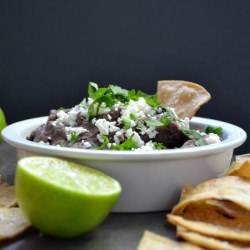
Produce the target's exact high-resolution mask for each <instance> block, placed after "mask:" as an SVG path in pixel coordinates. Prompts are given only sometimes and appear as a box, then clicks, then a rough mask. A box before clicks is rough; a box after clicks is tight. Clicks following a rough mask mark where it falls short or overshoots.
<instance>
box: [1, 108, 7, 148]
mask: <svg viewBox="0 0 250 250" xmlns="http://www.w3.org/2000/svg"><path fill="white" fill-rule="evenodd" d="M5 127H6V120H5V115H4V112H3V110H2V109H1V108H0V143H1V142H2V140H3V138H2V135H1V131H2V130H3V129H4V128H5Z"/></svg>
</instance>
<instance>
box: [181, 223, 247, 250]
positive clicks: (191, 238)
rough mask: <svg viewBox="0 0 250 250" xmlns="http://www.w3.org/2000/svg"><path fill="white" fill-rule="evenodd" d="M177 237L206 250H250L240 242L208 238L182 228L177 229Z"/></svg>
mask: <svg viewBox="0 0 250 250" xmlns="http://www.w3.org/2000/svg"><path fill="white" fill-rule="evenodd" d="M177 235H178V237H179V238H181V239H183V240H186V241H187V242H190V243H192V244H194V245H197V246H200V247H204V248H206V249H211V250H215V249H220V250H239V249H244V250H250V247H249V246H246V245H244V244H239V243H238V242H235V241H234V242H230V241H225V240H219V239H216V238H212V237H207V236H204V235H201V234H198V233H194V232H190V231H187V230H185V229H183V228H181V227H178V229H177Z"/></svg>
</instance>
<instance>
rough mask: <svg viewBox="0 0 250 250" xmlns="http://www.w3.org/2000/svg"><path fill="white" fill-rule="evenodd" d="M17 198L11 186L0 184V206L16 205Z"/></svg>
mask: <svg viewBox="0 0 250 250" xmlns="http://www.w3.org/2000/svg"><path fill="white" fill-rule="evenodd" d="M16 206H17V199H16V195H15V190H14V187H13V186H8V185H0V207H16Z"/></svg>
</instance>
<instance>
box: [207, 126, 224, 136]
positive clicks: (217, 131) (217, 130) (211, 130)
mask: <svg viewBox="0 0 250 250" xmlns="http://www.w3.org/2000/svg"><path fill="white" fill-rule="evenodd" d="M222 130H223V129H222V128H221V127H217V128H214V127H211V126H206V127H205V128H204V129H203V131H204V132H205V133H206V134H210V133H213V134H216V135H220V134H221V132H222Z"/></svg>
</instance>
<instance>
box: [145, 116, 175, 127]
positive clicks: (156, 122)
mask: <svg viewBox="0 0 250 250" xmlns="http://www.w3.org/2000/svg"><path fill="white" fill-rule="evenodd" d="M145 122H146V124H147V125H148V126H153V127H160V126H164V125H168V124H169V123H170V122H171V119H170V118H169V117H167V116H163V117H162V118H161V120H160V121H159V120H157V119H154V118H146V119H145Z"/></svg>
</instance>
